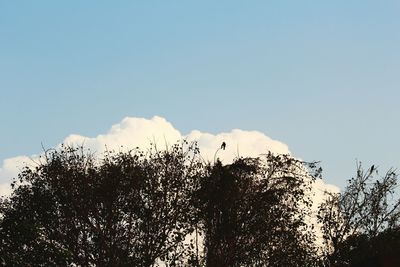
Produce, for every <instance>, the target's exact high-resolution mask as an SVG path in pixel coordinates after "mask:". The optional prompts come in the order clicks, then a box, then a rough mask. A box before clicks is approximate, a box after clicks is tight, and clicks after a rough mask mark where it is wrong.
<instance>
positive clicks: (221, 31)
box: [0, 0, 400, 186]
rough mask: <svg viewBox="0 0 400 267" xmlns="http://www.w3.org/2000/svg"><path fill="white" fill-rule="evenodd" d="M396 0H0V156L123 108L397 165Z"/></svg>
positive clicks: (349, 170)
mask: <svg viewBox="0 0 400 267" xmlns="http://www.w3.org/2000/svg"><path fill="white" fill-rule="evenodd" d="M399 14H400V2H399V1H366V0H364V1H63V2H61V1H1V2H0V92H1V95H0V122H1V131H0V161H1V160H3V159H6V158H9V157H13V156H17V155H29V154H32V153H37V152H38V151H40V150H41V142H43V143H44V144H45V146H47V147H51V146H54V145H56V144H57V143H59V142H60V141H62V140H63V139H64V138H65V137H66V136H67V135H69V134H71V133H79V134H82V135H87V136H95V135H97V134H100V133H103V132H105V131H107V130H108V129H109V127H110V126H111V125H112V124H114V123H117V122H119V121H120V120H121V119H122V118H123V117H126V116H134V117H146V118H150V117H152V116H153V115H159V116H163V117H165V118H166V119H168V120H169V121H170V122H172V123H173V125H174V126H175V127H176V128H177V129H179V130H180V131H181V132H183V133H187V132H189V131H190V130H192V129H199V130H202V131H208V132H211V133H218V132H221V131H229V130H231V129H232V128H240V129H246V130H259V131H262V132H264V133H265V134H267V135H268V136H270V137H272V138H274V139H278V140H280V141H282V142H285V143H286V144H288V145H289V148H290V150H291V151H292V152H293V153H294V154H295V155H296V156H299V157H301V158H303V159H305V160H321V161H322V167H323V168H324V169H325V174H326V179H327V181H328V182H331V183H334V184H337V185H339V186H343V185H344V183H345V180H346V179H348V178H350V176H351V175H352V174H353V173H354V172H355V167H356V166H355V162H356V159H359V160H361V161H363V162H365V163H366V164H372V163H375V164H376V165H378V166H380V167H381V169H382V171H383V170H385V169H386V168H388V167H391V166H393V167H400V159H399V150H400V141H399V136H400V125H399V118H398V116H399V114H400V107H399V100H400V90H399V85H400V75H399V73H400V31H399V29H400V16H399Z"/></svg>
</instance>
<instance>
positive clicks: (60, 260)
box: [0, 145, 200, 266]
mask: <svg viewBox="0 0 400 267" xmlns="http://www.w3.org/2000/svg"><path fill="white" fill-rule="evenodd" d="M196 154H197V148H196V147H195V146H190V147H189V148H188V149H187V150H185V149H183V146H182V145H175V146H173V147H172V148H170V149H169V150H167V151H161V152H160V151H157V150H156V147H154V146H153V148H152V149H151V150H150V151H148V152H147V154H144V153H143V152H140V151H131V152H129V153H111V152H109V153H106V154H105V155H104V158H103V159H102V160H101V161H100V162H98V159H96V158H95V157H94V156H93V155H91V154H88V153H85V152H84V151H83V150H82V149H76V148H71V147H63V148H62V149H61V150H60V151H53V152H51V153H49V154H47V157H46V159H45V161H44V163H41V164H39V165H38V166H37V167H36V168H34V169H31V168H25V169H24V170H23V171H22V172H21V174H20V175H19V178H18V179H19V183H20V184H19V185H15V184H14V187H15V191H14V193H13V195H12V196H11V198H10V199H6V200H4V201H3V202H2V204H1V214H2V218H1V224H0V243H1V245H0V258H1V261H0V262H1V263H3V264H4V265H7V266H67V265H68V266H69V265H71V264H73V265H78V266H153V265H154V264H155V263H156V261H158V260H160V261H161V260H162V261H164V262H165V263H167V264H168V265H170V266H174V265H176V264H178V263H179V262H181V261H184V258H185V257H186V255H185V254H186V253H187V252H188V251H189V250H187V249H186V246H187V244H185V243H184V242H183V241H184V238H185V236H186V235H187V234H188V232H189V231H190V230H191V227H190V225H191V220H192V218H193V212H192V207H191V205H190V201H189V199H190V193H191V192H192V191H193V189H192V188H193V186H194V182H193V181H194V179H195V176H196V174H197V171H198V169H199V166H200V165H199V164H200V162H199V161H198V160H197V159H196Z"/></svg>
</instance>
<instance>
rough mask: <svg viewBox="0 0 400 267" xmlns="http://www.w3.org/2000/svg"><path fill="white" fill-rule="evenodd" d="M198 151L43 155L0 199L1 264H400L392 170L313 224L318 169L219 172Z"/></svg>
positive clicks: (303, 165) (365, 180) (287, 162)
mask: <svg viewBox="0 0 400 267" xmlns="http://www.w3.org/2000/svg"><path fill="white" fill-rule="evenodd" d="M199 153H200V151H199V149H198V147H197V145H196V144H195V143H187V142H182V143H178V144H175V145H173V146H170V147H168V148H167V149H163V150H158V149H157V147H156V146H155V145H153V146H152V147H151V148H150V149H149V150H147V151H141V150H139V149H134V150H131V151H128V152H110V151H108V152H106V153H104V154H102V155H95V154H92V153H90V152H89V151H88V150H86V149H85V148H83V147H68V146H63V147H61V148H60V149H57V150H51V151H48V152H46V153H44V155H43V156H42V157H41V160H40V162H38V163H37V164H36V166H34V167H26V168H24V169H23V170H22V171H21V173H20V174H19V176H18V178H17V179H15V181H14V183H13V189H14V191H13V193H12V195H11V196H10V197H7V198H2V199H1V202H0V264H2V265H4V266H143V267H147V266H208V267H217V266H218V267H228V266H229V267H231V266H367V265H366V264H365V261H363V260H362V259H369V260H368V262H369V263H371V262H376V263H377V264H378V263H379V264H383V262H384V263H385V264H388V262H396V260H398V259H397V258H396V255H399V253H398V252H399V251H398V249H396V248H398V247H400V246H399V242H400V241H399V240H400V239H399V238H400V235H399V213H400V211H399V205H400V204H399V203H400V202H399V201H398V199H396V198H395V195H394V192H395V189H396V187H397V175H396V174H395V172H394V171H393V170H390V171H389V172H387V173H386V175H385V176H384V177H382V178H381V179H380V180H379V179H378V180H377V181H375V182H373V183H371V182H370V181H371V179H372V177H373V176H374V175H375V174H377V171H376V169H375V168H374V167H371V168H370V169H368V171H363V169H362V168H361V166H359V168H358V171H357V176H356V177H355V178H353V179H351V180H350V181H349V185H348V187H347V188H346V190H344V191H343V192H341V193H338V194H328V197H327V198H326V201H325V202H323V203H322V204H321V206H320V208H319V213H318V224H317V225H313V224H311V223H310V218H311V217H312V216H313V214H314V213H315V210H312V204H313V203H312V185H313V183H314V181H315V179H320V178H321V168H320V167H319V165H318V164H317V163H315V162H312V163H307V162H303V161H300V160H297V159H295V158H293V157H291V156H290V155H275V154H272V153H266V154H265V155H261V156H260V157H258V158H237V159H235V160H234V161H233V162H232V163H231V164H223V163H222V162H221V161H220V160H219V159H216V161H215V162H204V160H203V159H202V158H201V156H200V154H199ZM317 231H320V232H322V234H323V243H324V246H323V247H322V248H321V247H317V245H316V244H317V242H315V241H316V239H317V238H318V237H317V235H316V232H317ZM385 244H387V245H385ZM389 244H390V245H389ZM376 246H379V250H377V249H376ZM397 263H398V261H397ZM363 264H364V265H363ZM369 266H372V265H369ZM374 266H389V265H374Z"/></svg>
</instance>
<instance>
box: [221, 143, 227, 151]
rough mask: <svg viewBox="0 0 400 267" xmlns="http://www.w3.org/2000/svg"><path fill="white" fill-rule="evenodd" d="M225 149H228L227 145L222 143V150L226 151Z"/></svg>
mask: <svg viewBox="0 0 400 267" xmlns="http://www.w3.org/2000/svg"><path fill="white" fill-rule="evenodd" d="M225 147H226V143H225V142H222V145H221V149H223V150H225Z"/></svg>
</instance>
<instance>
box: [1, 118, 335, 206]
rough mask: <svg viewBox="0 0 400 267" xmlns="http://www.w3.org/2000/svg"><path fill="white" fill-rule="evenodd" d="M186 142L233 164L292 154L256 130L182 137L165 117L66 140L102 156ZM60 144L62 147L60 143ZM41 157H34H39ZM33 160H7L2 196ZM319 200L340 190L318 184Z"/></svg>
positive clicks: (124, 122)
mask: <svg viewBox="0 0 400 267" xmlns="http://www.w3.org/2000/svg"><path fill="white" fill-rule="evenodd" d="M182 139H186V140H188V141H197V143H198V145H199V148H200V151H201V155H202V157H203V158H204V159H205V160H206V161H213V160H214V159H215V158H216V157H218V158H219V159H221V161H222V162H224V163H229V162H231V161H232V160H233V159H234V158H235V157H237V156H250V157H257V156H260V155H261V154H263V153H267V152H268V151H271V152H272V153H279V154H290V151H289V148H288V146H287V145H286V144H284V143H282V142H280V141H277V140H274V139H272V138H270V137H268V136H266V135H265V134H263V133H261V132H257V131H244V130H239V129H234V130H232V131H230V132H225V133H219V134H210V133H204V132H201V131H198V130H193V131H192V132H190V133H189V134H186V135H184V134H182V133H180V132H179V131H178V130H177V129H175V128H174V126H173V125H172V124H171V123H170V122H168V121H167V120H166V119H164V118H162V117H158V116H155V117H153V118H151V119H143V118H132V117H127V118H124V119H123V120H122V121H121V122H120V123H117V124H115V125H113V126H112V127H111V129H110V130H109V131H108V132H107V133H105V134H100V135H98V136H96V137H86V136H82V135H77V134H73V135H69V136H68V137H67V138H65V139H64V140H63V142H61V143H63V144H66V145H84V146H85V147H86V148H90V149H91V150H92V151H95V152H98V153H101V152H103V151H104V150H105V149H108V150H120V149H121V146H122V147H123V148H125V149H131V148H135V147H140V148H141V149H144V150H145V149H147V148H148V147H149V146H150V143H151V142H152V143H155V144H157V146H158V147H160V148H162V147H163V146H164V147H165V145H168V144H174V143H176V142H177V141H180V140H182ZM223 141H224V142H226V144H227V146H226V150H221V149H219V148H220V146H221V144H222V142H223ZM60 145H61V144H60ZM37 157H38V156H33V158H37ZM32 162H34V160H33V159H32V157H27V156H21V157H15V158H10V159H6V160H4V161H3V165H2V167H1V168H0V195H4V194H9V193H10V187H9V184H10V181H11V179H12V178H13V177H16V176H17V175H18V173H19V171H20V170H21V168H22V167H23V166H25V165H26V164H32ZM315 186H316V189H318V190H316V194H315V195H316V197H317V198H318V199H321V198H322V195H321V194H320V193H318V192H322V191H323V190H328V191H338V188H337V187H335V186H333V185H327V184H325V183H324V182H323V181H318V182H317V183H316V185H315Z"/></svg>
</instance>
